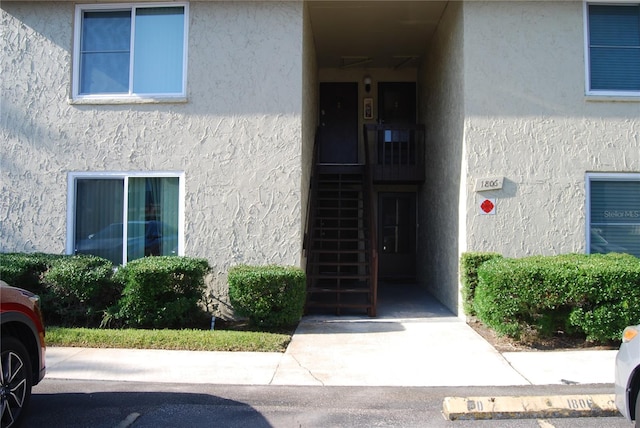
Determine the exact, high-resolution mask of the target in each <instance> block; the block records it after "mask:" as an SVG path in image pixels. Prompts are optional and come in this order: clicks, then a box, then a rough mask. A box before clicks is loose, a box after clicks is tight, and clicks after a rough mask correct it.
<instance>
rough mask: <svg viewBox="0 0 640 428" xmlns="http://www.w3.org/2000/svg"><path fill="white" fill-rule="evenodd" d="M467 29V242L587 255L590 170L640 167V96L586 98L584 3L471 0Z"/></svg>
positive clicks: (520, 251) (520, 252)
mask: <svg viewBox="0 0 640 428" xmlns="http://www.w3.org/2000/svg"><path fill="white" fill-rule="evenodd" d="M464 28H465V30H464V31H465V38H464V40H465V48H464V52H465V59H464V62H465V75H464V87H465V155H464V156H465V162H466V164H467V169H466V172H465V174H466V182H467V184H466V189H465V190H466V193H467V194H468V198H467V202H466V209H467V213H466V218H467V222H466V228H467V230H466V236H467V248H468V249H469V250H482V251H495V252H498V253H501V254H504V255H505V256H511V257H522V256H527V255H534V254H544V255H552V254H562V253H569V252H578V253H583V252H585V250H586V239H585V236H586V212H585V202H586V198H587V195H586V194H585V174H586V173H587V172H637V171H638V170H640V99H636V100H634V101H632V102H621V101H613V100H604V101H602V100H594V99H591V98H590V97H587V96H585V73H584V70H585V58H584V49H583V46H584V43H585V41H584V16H583V4H582V3H581V2H554V3H553V4H548V3H545V2H500V3H499V4H497V3H494V2H487V3H483V2H468V3H465V7H464ZM498 58H499V60H496V59H498ZM494 176H501V177H504V180H505V181H504V188H503V189H502V190H497V191H490V192H482V194H483V195H486V196H488V197H491V198H495V199H496V214H495V215H492V216H488V215H479V214H478V212H479V209H478V207H477V205H478V202H477V197H478V194H477V193H476V192H474V185H475V180H476V179H478V178H482V177H494Z"/></svg>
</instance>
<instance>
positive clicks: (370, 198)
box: [363, 125, 378, 317]
mask: <svg viewBox="0 0 640 428" xmlns="http://www.w3.org/2000/svg"><path fill="white" fill-rule="evenodd" d="M367 134H368V133H367V125H364V159H365V160H364V174H365V178H364V181H365V182H364V189H363V192H364V196H365V201H364V203H365V204H367V205H368V206H367V208H368V211H369V215H368V216H367V217H368V218H367V220H368V222H369V260H370V266H369V269H370V272H369V275H370V278H371V285H370V290H371V309H370V310H369V314H368V315H369V316H371V317H375V316H376V311H377V306H378V239H377V230H378V229H377V224H378V223H377V221H376V210H375V205H374V195H373V168H372V166H371V160H370V159H371V158H370V156H369V141H368V136H367Z"/></svg>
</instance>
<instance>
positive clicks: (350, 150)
mask: <svg viewBox="0 0 640 428" xmlns="http://www.w3.org/2000/svg"><path fill="white" fill-rule="evenodd" d="M319 138H320V140H319V144H320V163H358V85H357V83H321V84H320V134H319Z"/></svg>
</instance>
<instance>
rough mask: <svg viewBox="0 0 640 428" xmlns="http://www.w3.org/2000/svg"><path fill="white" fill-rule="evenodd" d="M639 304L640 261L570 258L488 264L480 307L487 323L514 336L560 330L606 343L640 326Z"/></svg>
mask: <svg viewBox="0 0 640 428" xmlns="http://www.w3.org/2000/svg"><path fill="white" fill-rule="evenodd" d="M639 301H640V259H638V258H636V257H633V256H630V255H622V254H607V255H602V254H593V255H584V254H568V255H561V256H552V257H543V256H536V257H527V258H521V259H508V258H494V259H492V260H489V261H487V262H486V263H483V264H482V265H481V266H480V267H479V268H478V284H477V287H476V289H475V299H474V307H475V311H476V313H477V314H478V317H479V318H480V319H481V320H482V321H483V322H484V323H486V324H487V325H488V326H490V327H491V328H493V329H494V330H496V331H498V332H499V333H503V334H506V335H509V336H512V337H521V336H522V335H523V334H535V335H541V336H545V335H550V334H553V333H554V332H556V331H559V330H560V331H565V332H568V333H581V334H584V335H585V336H586V339H587V340H590V341H598V342H605V341H610V340H617V339H619V338H620V335H621V333H622V330H623V329H624V328H625V327H626V326H627V325H632V324H638V323H640V305H638V302H639Z"/></svg>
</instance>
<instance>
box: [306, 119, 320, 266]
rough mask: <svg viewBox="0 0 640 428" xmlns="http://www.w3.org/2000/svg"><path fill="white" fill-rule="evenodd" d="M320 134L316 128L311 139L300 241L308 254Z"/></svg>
mask: <svg viewBox="0 0 640 428" xmlns="http://www.w3.org/2000/svg"><path fill="white" fill-rule="evenodd" d="M319 134H320V128H319V127H318V129H317V130H316V135H315V137H314V138H313V153H312V154H311V174H310V175H309V194H308V195H307V213H306V215H305V225H304V229H303V230H304V237H303V240H302V249H303V250H307V251H306V253H308V252H309V251H308V249H307V246H308V245H309V242H311V241H310V240H311V236H310V235H311V232H310V230H309V227H310V225H312V224H313V223H312V221H311V216H312V214H313V205H312V204H313V203H314V197H313V189H315V180H316V175H317V171H316V161H317V157H318V150H319V144H318V138H319V137H318V135H319Z"/></svg>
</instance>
